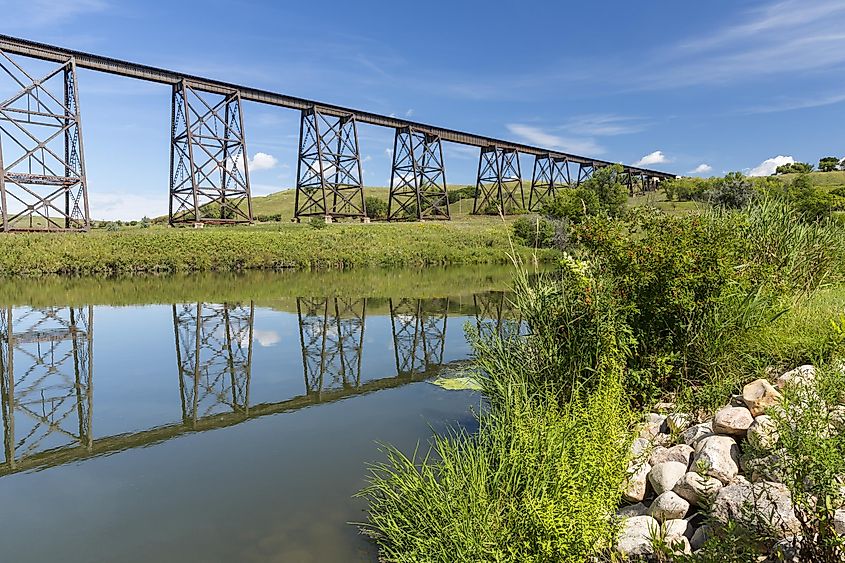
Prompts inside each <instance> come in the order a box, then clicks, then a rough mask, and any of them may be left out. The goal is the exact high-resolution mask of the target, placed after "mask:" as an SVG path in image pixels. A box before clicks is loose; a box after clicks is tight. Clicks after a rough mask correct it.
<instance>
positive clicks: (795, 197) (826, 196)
mask: <svg viewBox="0 0 845 563" xmlns="http://www.w3.org/2000/svg"><path fill="white" fill-rule="evenodd" d="M779 195H780V197H781V198H782V199H784V200H785V201H787V202H788V203H789V204H790V205H792V206H793V207H794V208H795V209H796V210H797V211H798V212H799V213H800V214H801V216H802V217H803V218H804V219H806V220H809V221H815V220H818V219H821V218H824V217H829V216H830V214H831V213H832V212H833V209H834V206H835V205H836V203H837V200H836V195H834V194H832V193H828V192H826V191H825V190H824V189H822V188H820V187H818V186H815V185H813V183H812V181H811V180H810V178H809V176H807V175H806V174H801V175H799V176H797V177H796V178H795V179H794V180H793V181H792V182H791V183H790V184H788V185H787V186H785V187H784V188H783V190H782V191H781V193H780V194H779Z"/></svg>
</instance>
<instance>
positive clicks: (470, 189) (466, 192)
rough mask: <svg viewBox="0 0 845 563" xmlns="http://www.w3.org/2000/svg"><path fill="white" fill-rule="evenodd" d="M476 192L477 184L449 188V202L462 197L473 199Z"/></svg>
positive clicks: (456, 200) (454, 201)
mask: <svg viewBox="0 0 845 563" xmlns="http://www.w3.org/2000/svg"><path fill="white" fill-rule="evenodd" d="M476 192H477V190H476V187H475V186H467V187H465V188H458V189H455V190H449V192H448V194H449V203H456V202H458V201H460V200H462V199H473V198H475V194H476Z"/></svg>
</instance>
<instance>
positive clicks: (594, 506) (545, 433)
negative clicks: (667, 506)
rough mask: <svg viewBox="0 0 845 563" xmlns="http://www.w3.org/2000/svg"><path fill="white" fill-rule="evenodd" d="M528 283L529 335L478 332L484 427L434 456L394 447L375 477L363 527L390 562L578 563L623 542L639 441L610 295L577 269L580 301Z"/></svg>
mask: <svg viewBox="0 0 845 563" xmlns="http://www.w3.org/2000/svg"><path fill="white" fill-rule="evenodd" d="M520 280H521V281H519V282H518V284H517V295H518V297H517V304H518V305H519V307H520V308H521V310H522V312H523V314H524V316H525V318H526V319H527V320H528V323H529V326H530V334H529V336H528V337H527V338H526V339H525V340H522V341H521V340H518V339H511V338H508V337H505V338H504V339H503V338H502V337H500V336H498V335H488V336H480V335H475V345H476V348H475V350H476V355H477V361H478V365H479V366H480V367H481V368H482V370H483V375H482V382H483V387H484V389H485V396H486V397H487V399H488V400H489V404H488V405H487V408H486V409H485V410H484V411H483V412H482V413H480V414H479V415H478V422H479V429H478V432H477V433H475V434H473V435H468V434H466V433H465V432H462V431H455V432H452V433H450V434H448V435H446V436H435V437H434V438H433V442H432V445H431V449H430V450H429V451H428V453H426V454H422V455H421V454H419V452H415V453H414V454H413V455H411V456H407V455H405V454H404V453H402V452H400V451H398V450H396V449H394V448H390V447H387V448H386V449H385V453H386V457H387V459H386V461H384V462H382V463H379V464H376V465H374V466H373V467H372V468H371V473H370V477H369V485H368V486H367V488H365V489H364V490H363V491H362V493H361V495H362V496H364V497H365V498H367V499H368V500H369V512H368V513H369V520H368V522H367V523H365V524H364V525H363V529H364V530H365V531H366V533H368V534H369V535H370V536H371V537H372V538H373V539H374V540H375V541H376V543H377V544H378V545H379V548H380V554H381V557H382V559H383V560H385V561H396V562H411V561H415V562H416V561H442V562H464V561H466V562H469V561H473V562H474V561H502V562H504V561H529V562H530V561H573V562H575V561H584V560H586V559H587V558H589V557H590V556H591V555H593V554H596V553H600V552H602V551H604V550H606V549H608V547H609V545H610V543H611V542H612V539H613V535H614V527H613V523H612V521H611V519H610V518H609V515H611V514H612V513H613V511H614V510H615V507H616V502H617V500H618V496H619V490H620V489H619V487H620V485H621V483H622V481H623V479H624V475H625V467H626V459H627V448H628V443H629V438H630V436H629V435H628V430H627V429H628V423H629V416H628V410H627V401H626V398H625V397H624V393H623V388H622V366H623V362H624V359H623V356H624V353H625V349H624V347H620V346H619V345H618V344H619V343H618V342H617V341H618V340H620V339H619V335H618V334H616V330H617V329H618V326H617V325H616V323H614V322H608V317H607V315H606V311H605V310H603V309H604V303H605V299H609V298H610V296H609V294H605V288H604V287H603V286H602V285H601V284H599V283H596V281H595V280H593V279H591V278H590V277H589V276H587V275H584V274H583V273H578V272H575V273H573V278H572V279H569V281H567V282H564V283H565V285H569V286H570V287H571V291H569V292H567V291H560V290H559V289H558V288H559V287H560V285H559V284H561V282H558V283H550V282H549V281H546V282H541V283H539V284H537V285H536V286H531V285H529V284H528V281H527V278H526V277H521V278H520ZM562 326H569V327H574V328H571V329H570V330H567V331H566V332H564V333H561V327H562ZM594 337H597V339H595V338H594ZM622 337H623V338H622V340H624V331H623V335H622ZM574 350H579V351H581V352H583V355H582V356H579V357H577V359H576V357H575V356H574V355H572V354H570V352H572V351H574ZM536 370H539V373H542V374H543V375H544V376H545V378H541V377H538V376H537V375H536V374H537V371H536Z"/></svg>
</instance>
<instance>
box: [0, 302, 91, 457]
mask: <svg viewBox="0 0 845 563" xmlns="http://www.w3.org/2000/svg"><path fill="white" fill-rule="evenodd" d="M93 318H94V311H93V307H90V306H89V307H78V308H61V307H50V308H45V309H33V308H21V309H13V308H12V307H6V308H4V309H0V395H2V396H0V405H2V409H0V410H1V411H2V418H3V445H4V448H3V453H4V456H3V457H4V459H3V463H4V464H6V465H8V466H9V469H11V470H14V469H15V466H16V464H18V463H20V462H22V461H23V460H24V459H26V458H29V457H31V456H33V455H35V454H38V453H42V452H46V451H48V450H51V449H55V448H59V447H62V446H68V445H78V446H79V447H81V448H85V449H88V450H90V449H91V447H92V443H93V438H92V435H91V416H92V406H93V403H92V401H93V379H92V376H93V359H92V353H93V352H92V350H93V346H92V345H93V334H94V327H93Z"/></svg>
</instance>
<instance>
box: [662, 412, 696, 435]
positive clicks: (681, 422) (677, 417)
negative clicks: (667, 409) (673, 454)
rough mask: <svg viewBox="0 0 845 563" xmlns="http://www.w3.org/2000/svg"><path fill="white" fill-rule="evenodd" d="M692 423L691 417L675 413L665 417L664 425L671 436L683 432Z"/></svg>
mask: <svg viewBox="0 0 845 563" xmlns="http://www.w3.org/2000/svg"><path fill="white" fill-rule="evenodd" d="M691 423H692V417H691V416H690V415H688V414H686V413H682V412H676V413H672V414H670V415H669V416H667V417H666V425H667V426H668V427H669V431H670V432H672V433H673V434H678V433H679V432H683V431H684V430H686V429H687V428H689V425H690V424H691Z"/></svg>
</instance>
